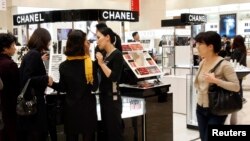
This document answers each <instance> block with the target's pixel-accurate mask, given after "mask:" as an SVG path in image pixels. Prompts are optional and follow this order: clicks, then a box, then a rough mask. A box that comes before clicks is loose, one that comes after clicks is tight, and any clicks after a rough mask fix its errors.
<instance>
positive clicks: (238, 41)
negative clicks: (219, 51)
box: [232, 35, 247, 53]
mask: <svg viewBox="0 0 250 141" xmlns="http://www.w3.org/2000/svg"><path fill="white" fill-rule="evenodd" d="M232 46H233V49H236V48H238V49H239V50H240V51H241V52H243V53H246V52H247V48H246V45H245V39H244V38H243V37H242V36H241V35H237V36H235V37H234V40H233V44H232Z"/></svg>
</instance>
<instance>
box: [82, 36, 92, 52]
mask: <svg viewBox="0 0 250 141" xmlns="http://www.w3.org/2000/svg"><path fill="white" fill-rule="evenodd" d="M83 47H84V52H85V54H88V55H89V54H90V52H89V48H90V42H89V41H88V40H87V39H85V40H84V45H83Z"/></svg>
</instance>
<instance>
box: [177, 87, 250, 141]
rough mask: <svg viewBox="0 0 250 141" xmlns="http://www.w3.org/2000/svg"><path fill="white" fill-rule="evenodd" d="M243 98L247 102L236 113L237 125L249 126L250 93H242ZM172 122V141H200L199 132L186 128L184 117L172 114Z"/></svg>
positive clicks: (227, 121) (228, 119)
mask: <svg viewBox="0 0 250 141" xmlns="http://www.w3.org/2000/svg"><path fill="white" fill-rule="evenodd" d="M244 98H245V99H246V100H247V102H246V103H245V104H244V105H243V109H242V110H241V111H239V112H238V114H237V117H238V122H237V124H247V125H248V124H250V113H249V111H250V91H244ZM173 116H174V117H173V121H174V141H200V139H199V132H198V131H197V130H191V129H188V128H186V125H187V124H186V115H183V114H176V113H174V114H173ZM229 121H230V115H229V116H228V118H227V120H226V123H225V124H229V123H230V122H229Z"/></svg>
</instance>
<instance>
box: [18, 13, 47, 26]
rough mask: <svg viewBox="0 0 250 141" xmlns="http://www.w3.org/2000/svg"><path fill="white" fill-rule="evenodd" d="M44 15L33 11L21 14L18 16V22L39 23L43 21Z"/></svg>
mask: <svg viewBox="0 0 250 141" xmlns="http://www.w3.org/2000/svg"><path fill="white" fill-rule="evenodd" d="M43 21H44V17H43V16H42V13H33V14H29V15H19V16H17V17H16V22H17V23H18V24H22V23H39V22H43Z"/></svg>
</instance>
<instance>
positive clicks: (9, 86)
mask: <svg viewBox="0 0 250 141" xmlns="http://www.w3.org/2000/svg"><path fill="white" fill-rule="evenodd" d="M15 51H16V37H15V36H14V35H12V34H10V33H1V34H0V78H1V79H2V81H3V83H4V88H3V90H1V91H0V99H1V112H2V118H3V123H4V128H3V130H2V133H0V141H16V103H17V96H18V94H19V70H18V67H17V64H16V63H15V62H14V61H13V60H12V59H11V56H13V55H14V54H15Z"/></svg>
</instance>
